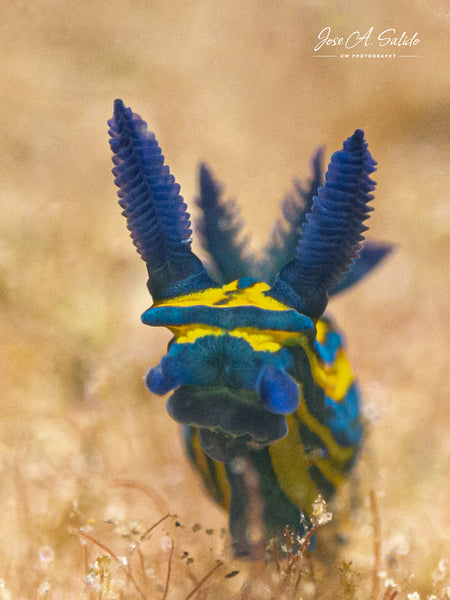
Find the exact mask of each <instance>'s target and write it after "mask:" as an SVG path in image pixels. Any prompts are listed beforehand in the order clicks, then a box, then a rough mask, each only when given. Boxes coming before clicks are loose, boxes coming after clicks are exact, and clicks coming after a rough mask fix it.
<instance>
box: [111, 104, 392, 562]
mask: <svg viewBox="0 0 450 600" xmlns="http://www.w3.org/2000/svg"><path fill="white" fill-rule="evenodd" d="M109 125H110V135H111V140H110V143H111V148H112V150H113V155H114V156H113V161H114V164H115V167H114V169H113V173H114V175H115V183H116V185H117V186H118V187H119V188H120V190H119V197H120V201H119V202H120V205H121V206H122V208H123V214H124V216H125V217H126V218H127V222H128V228H129V230H130V231H131V237H132V238H133V242H134V244H135V245H136V247H137V250H138V252H139V254H140V255H141V257H142V258H143V260H144V261H145V263H146V265H147V270H148V274H149V280H148V288H149V291H150V293H151V295H152V297H153V301H154V302H153V305H152V307H151V308H149V309H148V310H147V311H145V312H144V314H143V315H142V321H143V323H145V324H146V325H150V326H157V327H166V328H168V329H169V330H170V331H171V332H172V334H173V339H172V340H171V342H170V343H169V347H168V350H167V354H166V355H165V356H164V357H163V358H162V359H161V361H160V363H159V365H158V366H156V367H154V368H152V369H150V371H149V373H148V374H147V377H146V383H147V387H148V388H149V390H150V391H151V392H153V393H155V394H158V395H164V394H166V393H168V392H173V393H172V395H171V396H170V398H169V399H168V401H167V410H168V412H169V414H170V415H171V416H172V418H174V419H175V420H176V421H177V422H179V423H181V424H182V425H183V426H184V432H185V436H184V437H185V443H186V449H187V452H188V455H189V457H190V459H191V460H192V462H193V464H194V465H195V467H196V468H197V470H198V471H199V472H200V474H201V476H202V478H203V481H204V483H205V485H206V487H207V489H208V490H209V491H210V493H211V495H212V496H213V497H214V498H215V500H216V501H217V502H219V503H220V504H222V506H224V507H225V508H227V509H228V510H229V515H230V531H231V535H232V538H233V544H234V549H235V552H236V553H237V554H244V555H245V554H248V553H250V551H251V543H250V541H249V536H248V529H249V511H251V510H252V507H251V506H250V505H249V504H250V503H249V497H248V493H247V491H246V484H245V473H242V472H241V471H239V470H238V469H236V468H235V465H236V460H238V459H239V458H244V459H245V461H246V462H245V464H247V465H251V467H252V468H253V471H254V472H256V474H257V476H258V490H259V491H258V494H259V498H260V500H261V502H262V506H263V522H264V529H265V531H264V536H265V539H266V540H268V539H270V538H271V537H273V536H276V535H278V534H280V533H281V532H282V531H283V530H284V528H285V527H286V526H289V527H290V529H291V530H292V531H294V532H296V533H297V534H299V535H300V536H303V535H305V533H307V531H308V530H309V529H310V528H311V521H310V515H311V512H312V507H313V503H314V501H315V500H316V499H317V497H318V496H319V495H321V496H322V497H323V498H325V499H326V500H329V499H331V498H332V497H333V495H334V493H335V490H336V489H337V488H338V487H339V485H340V484H341V483H342V482H343V481H344V480H345V478H346V475H347V473H348V472H349V471H350V469H351V467H352V466H353V464H354V462H355V459H356V457H357V455H358V452H359V449H360V446H361V441H362V437H363V423H362V418H361V410H360V403H359V392H358V388H357V385H356V383H355V380H354V376H353V373H352V370H351V367H350V365H349V362H348V359H347V355H346V352H345V348H344V341H343V337H342V334H341V333H340V332H339V331H338V330H337V328H336V326H335V325H334V323H333V321H332V320H331V319H330V318H328V317H324V316H323V312H324V310H325V308H326V305H327V302H328V297H329V294H332V293H336V291H340V290H341V289H344V288H345V287H348V286H349V285H352V284H353V283H355V282H356V281H357V280H359V279H360V278H361V277H363V276H364V275H365V274H366V273H367V272H368V271H369V270H370V269H371V268H372V267H373V266H375V265H376V264H377V263H378V262H379V260H380V259H381V258H383V256H384V255H385V254H386V253H387V252H388V251H389V246H388V245H387V244H375V243H373V242H372V243H366V244H365V246H364V247H363V249H362V250H361V247H360V242H361V241H362V240H363V239H364V238H363V236H362V233H363V232H364V231H365V230H366V229H367V227H365V225H364V224H363V223H364V221H365V220H366V219H367V218H368V213H369V212H370V210H371V208H370V207H369V205H368V202H370V200H372V198H373V196H372V193H371V192H372V191H373V190H374V187H375V184H374V182H373V181H372V180H371V179H370V177H369V176H370V174H371V173H372V172H373V171H374V170H375V161H374V160H373V159H372V157H371V155H370V153H369V151H368V149H367V143H366V142H365V140H364V134H363V132H362V131H361V130H356V131H355V133H354V134H353V135H352V136H350V137H349V138H348V139H347V140H346V141H345V142H344V146H343V149H342V150H341V151H339V152H336V153H335V154H334V155H333V156H332V158H331V163H330V165H329V167H328V171H327V173H326V175H325V183H324V185H323V186H321V185H320V184H321V169H320V160H321V156H322V151H319V152H318V153H317V154H316V155H315V157H314V160H313V170H314V177H313V180H312V182H311V184H310V189H309V190H308V191H305V190H304V189H303V188H302V187H301V186H300V185H297V192H298V194H299V196H300V197H301V202H300V201H298V200H295V199H293V198H292V197H289V198H287V199H286V200H285V202H284V205H283V212H284V215H285V218H286V220H287V222H288V226H287V227H284V228H282V227H281V226H280V225H277V227H276V228H275V232H274V235H273V239H272V242H271V243H270V244H269V247H268V248H267V250H266V255H265V257H264V258H263V260H261V261H256V260H254V259H253V260H252V259H249V258H246V257H245V256H244V253H243V245H242V243H238V242H237V241H236V238H237V235H238V233H239V230H240V228H241V224H240V223H239V222H237V221H236V218H235V214H234V211H233V209H232V207H231V206H230V204H229V203H228V204H227V203H225V202H223V201H222V199H221V190H220V186H219V185H218V184H217V183H216V182H215V181H214V179H213V178H212V176H211V173H210V171H209V170H208V168H207V167H206V166H205V165H202V167H201V169H200V189H201V194H200V199H199V201H198V205H199V206H200V208H201V209H202V211H203V217H202V221H201V223H200V233H201V239H202V242H203V245H204V246H205V248H206V250H207V251H208V252H209V254H210V256H211V259H212V265H211V266H210V268H209V269H208V270H207V269H206V268H205V267H204V266H203V264H202V262H201V261H200V259H199V258H198V257H197V256H196V255H195V254H194V253H193V252H192V249H191V241H192V240H191V233H192V232H191V230H190V228H189V227H190V221H189V214H188V213H187V211H186V209H187V206H186V204H185V203H184V201H183V198H182V197H181V196H180V195H179V191H180V190H179V186H178V184H176V183H175V180H174V178H173V176H172V175H171V174H170V172H169V169H168V167H167V166H165V165H164V157H163V156H162V154H161V150H160V148H159V146H158V143H157V142H156V140H155V137H154V135H153V134H152V133H149V132H148V131H147V126H146V124H145V122H144V121H142V119H141V118H140V117H139V116H138V115H135V114H133V113H132V112H131V110H130V109H128V108H125V106H124V105H123V103H122V101H120V100H116V102H115V105H114V116H113V118H112V120H111V121H110V122H109ZM210 273H211V274H210Z"/></svg>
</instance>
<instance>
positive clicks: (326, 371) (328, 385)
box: [295, 320, 354, 402]
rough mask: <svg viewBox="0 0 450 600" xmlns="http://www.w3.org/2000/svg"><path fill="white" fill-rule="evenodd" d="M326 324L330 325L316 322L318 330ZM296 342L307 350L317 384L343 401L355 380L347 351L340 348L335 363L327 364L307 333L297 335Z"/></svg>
mask: <svg viewBox="0 0 450 600" xmlns="http://www.w3.org/2000/svg"><path fill="white" fill-rule="evenodd" d="M324 326H325V327H328V325H327V323H325V322H324V321H321V320H320V321H318V322H317V324H316V328H317V330H318V331H319V330H321V331H323V327H324ZM295 343H297V344H299V345H300V346H301V347H302V348H303V350H304V351H305V352H306V356H307V357H308V360H309V364H310V367H311V372H312V376H313V379H314V381H315V382H316V383H317V385H318V386H320V387H321V388H322V389H323V390H324V391H325V394H326V395H327V396H328V397H329V398H331V399H332V400H334V401H335V402H340V401H342V400H343V399H344V398H345V396H346V394H347V392H348V390H349V389H350V387H351V385H352V384H353V382H354V377H353V372H352V369H351V366H350V362H349V360H348V358H347V355H346V353H345V351H344V350H343V349H339V350H338V352H337V356H336V360H335V361H334V363H333V364H332V365H325V364H324V363H323V362H322V361H321V360H320V358H319V357H318V356H317V354H316V353H315V352H314V350H313V348H311V344H310V342H309V340H308V338H307V337H306V336H305V335H302V334H299V335H297V336H296V337H295Z"/></svg>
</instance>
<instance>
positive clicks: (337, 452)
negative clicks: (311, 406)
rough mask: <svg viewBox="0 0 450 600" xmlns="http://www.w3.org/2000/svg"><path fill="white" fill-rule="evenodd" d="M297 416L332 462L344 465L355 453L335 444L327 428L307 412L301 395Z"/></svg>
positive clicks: (351, 449)
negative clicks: (320, 442)
mask: <svg viewBox="0 0 450 600" xmlns="http://www.w3.org/2000/svg"><path fill="white" fill-rule="evenodd" d="M297 414H298V416H299V417H300V419H301V420H302V421H303V423H305V425H306V426H307V427H308V429H310V430H311V431H312V432H313V433H315V434H316V435H317V436H318V437H319V438H320V439H321V440H322V442H323V443H324V444H325V446H326V448H327V450H328V452H329V455H330V457H331V459H332V460H333V461H336V462H338V463H345V462H346V461H348V460H350V458H351V457H352V456H353V453H354V452H355V449H354V448H348V447H344V446H340V445H339V444H338V443H337V442H336V440H335V439H334V437H333V434H332V433H331V431H330V430H329V429H328V427H327V426H326V425H323V424H322V423H319V421H318V420H317V419H316V418H315V417H313V416H312V414H311V413H310V412H309V410H308V407H307V406H306V402H305V401H304V399H303V395H302V399H301V400H300V404H299V405H298V408H297Z"/></svg>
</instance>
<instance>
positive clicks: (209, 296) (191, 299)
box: [153, 280, 291, 310]
mask: <svg viewBox="0 0 450 600" xmlns="http://www.w3.org/2000/svg"><path fill="white" fill-rule="evenodd" d="M238 283H239V280H237V281H233V282H232V283H228V284H227V285H224V286H223V287H221V288H208V289H206V290H201V291H199V292H193V293H192V294H186V295H185V296H176V297H175V298H168V299H166V300H162V301H160V302H155V304H154V305H153V306H155V307H156V306H196V305H202V306H217V305H219V306H258V307H259V308H265V309H268V310H289V309H291V307H290V306H287V305H286V304H283V303H282V302H279V301H278V300H275V298H272V297H270V296H265V295H264V293H265V292H267V291H268V290H270V286H269V285H268V284H267V283H264V282H263V281H258V282H255V283H253V284H252V285H250V286H249V287H246V288H239V287H238ZM218 303H220V304H218Z"/></svg>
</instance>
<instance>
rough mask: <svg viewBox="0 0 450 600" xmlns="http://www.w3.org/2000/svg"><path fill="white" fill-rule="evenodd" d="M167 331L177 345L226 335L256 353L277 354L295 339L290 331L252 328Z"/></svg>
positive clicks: (204, 327) (192, 326)
mask: <svg viewBox="0 0 450 600" xmlns="http://www.w3.org/2000/svg"><path fill="white" fill-rule="evenodd" d="M169 329H170V331H171V332H172V333H173V334H174V335H175V337H176V338H177V343H178V344H192V343H193V342H195V341H196V340H197V339H199V338H201V337H204V336H206V335H213V336H221V335H227V334H228V335H232V336H234V337H238V338H242V339H244V340H246V341H247V342H248V343H249V344H250V346H251V347H252V348H253V349H254V350H256V351H258V352H277V351H278V350H280V349H281V348H282V347H283V345H285V344H286V342H287V340H292V343H294V341H295V338H296V337H297V336H296V334H295V333H292V332H290V331H272V330H263V329H254V328H252V327H245V328H238V329H232V330H230V331H227V330H225V329H222V328H221V327H213V326H209V325H199V324H190V325H182V326H180V327H169Z"/></svg>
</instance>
